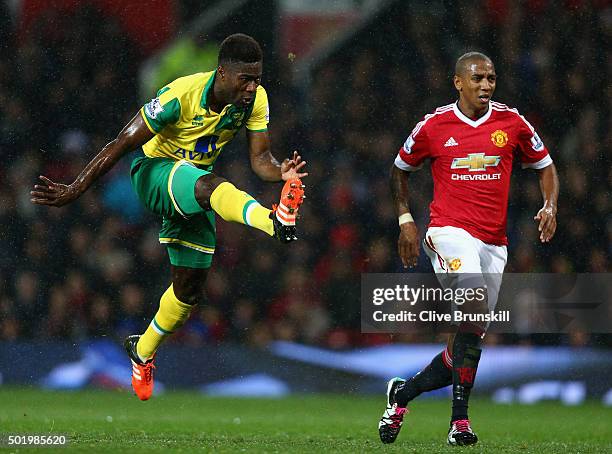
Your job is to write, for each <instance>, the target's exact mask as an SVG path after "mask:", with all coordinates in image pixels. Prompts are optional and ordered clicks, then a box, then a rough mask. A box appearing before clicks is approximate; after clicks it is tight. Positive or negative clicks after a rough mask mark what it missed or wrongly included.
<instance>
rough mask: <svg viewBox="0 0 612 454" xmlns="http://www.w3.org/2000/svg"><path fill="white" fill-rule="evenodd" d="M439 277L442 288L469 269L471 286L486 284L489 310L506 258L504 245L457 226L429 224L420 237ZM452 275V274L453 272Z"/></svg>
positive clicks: (492, 303) (491, 307)
mask: <svg viewBox="0 0 612 454" xmlns="http://www.w3.org/2000/svg"><path fill="white" fill-rule="evenodd" d="M423 244H424V249H425V252H426V253H427V256H428V257H429V259H430V260H431V264H432V266H433V269H434V272H435V273H436V276H437V278H438V281H439V282H440V284H441V285H442V287H444V288H448V287H450V286H451V282H452V281H453V280H454V281H456V279H457V278H458V277H459V276H456V275H457V274H463V273H469V278H470V279H471V280H473V281H474V282H476V284H475V285H474V287H479V286H486V288H487V294H488V305H489V310H494V309H495V306H496V305H497V297H498V295H499V288H500V287H501V281H502V274H503V272H504V267H505V266H506V261H507V259H508V249H507V248H506V246H495V245H492V244H487V243H484V242H482V241H481V240H479V239H478V238H474V237H473V236H472V235H470V234H469V233H468V232H466V231H465V230H463V229H460V228H458V227H450V226H447V227H430V228H429V229H427V233H426V234H425V239H424V240H423ZM453 275H454V276H453Z"/></svg>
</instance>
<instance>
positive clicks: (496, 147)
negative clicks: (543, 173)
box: [395, 101, 552, 245]
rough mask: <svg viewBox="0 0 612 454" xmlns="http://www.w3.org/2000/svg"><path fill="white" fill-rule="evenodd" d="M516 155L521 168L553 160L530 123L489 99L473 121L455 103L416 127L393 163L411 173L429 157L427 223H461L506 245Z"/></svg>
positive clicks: (475, 233)
mask: <svg viewBox="0 0 612 454" xmlns="http://www.w3.org/2000/svg"><path fill="white" fill-rule="evenodd" d="M515 156H516V157H517V158H518V159H519V160H520V162H521V163H522V166H523V168H526V167H528V168H533V169H543V168H544V167H547V166H549V165H550V164H552V159H551V158H550V156H549V154H548V150H547V149H546V147H545V146H544V144H543V143H542V141H541V140H540V137H539V136H538V134H537V133H536V132H535V130H534V129H533V126H531V125H530V124H529V122H528V121H527V120H525V117H523V116H522V115H520V114H519V113H518V111H517V110H516V109H511V108H509V107H508V106H506V105H505V104H500V103H498V102H493V101H491V102H490V103H489V111H488V112H487V113H486V114H484V115H483V116H482V117H480V118H479V119H478V120H471V119H469V118H468V117H466V116H465V115H464V114H463V113H461V111H460V110H459V107H458V106H457V104H456V103H454V104H449V105H447V106H443V107H439V108H438V109H436V111H435V112H434V113H432V114H429V115H426V116H425V118H424V119H423V121H421V122H420V123H418V124H417V125H416V127H415V128H414V129H413V131H412V133H411V134H410V135H409V136H408V139H406V142H405V143H404V145H403V146H402V147H401V148H400V150H399V153H398V155H397V158H395V165H396V166H397V167H398V168H400V169H402V170H407V171H413V170H417V169H419V168H420V167H421V165H422V164H423V161H424V160H425V159H427V158H429V159H431V173H432V175H433V180H434V196H433V201H432V202H431V205H430V206H429V209H430V212H431V221H430V223H429V226H430V227H444V226H453V227H459V228H462V229H464V230H466V231H467V232H468V233H470V235H472V236H473V237H475V238H478V239H480V240H482V241H483V242H485V243H488V244H494V245H505V244H508V239H507V238H506V220H507V211H508V194H509V191H510V174H511V173H512V161H513V159H514V157H515Z"/></svg>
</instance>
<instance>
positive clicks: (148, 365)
mask: <svg viewBox="0 0 612 454" xmlns="http://www.w3.org/2000/svg"><path fill="white" fill-rule="evenodd" d="M171 272H172V284H171V285H170V287H169V288H168V289H167V290H166V292H165V293H164V294H163V295H162V297H161V299H160V303H159V309H158V311H157V313H156V314H155V317H153V320H151V323H150V324H149V326H148V328H147V330H146V331H145V333H144V334H143V335H142V336H140V335H133V336H129V337H128V338H127V339H126V340H125V349H126V351H127V353H128V355H129V357H130V360H131V362H132V388H133V389H134V392H135V393H136V395H137V396H138V398H139V399H140V400H148V399H149V398H150V397H151V395H152V393H153V387H154V369H155V352H156V351H157V349H158V348H159V346H160V345H161V343H162V342H163V341H164V340H165V339H166V338H167V337H168V336H170V335H171V334H173V333H174V332H176V331H177V330H178V329H179V328H180V327H181V326H183V324H184V323H185V322H186V321H187V320H188V319H189V315H190V314H191V311H192V309H193V307H194V306H195V305H196V304H197V303H198V302H199V300H200V298H201V296H202V295H203V294H204V284H205V282H206V275H207V272H208V269H198V268H188V267H180V266H171Z"/></svg>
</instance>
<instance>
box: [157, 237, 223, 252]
mask: <svg viewBox="0 0 612 454" xmlns="http://www.w3.org/2000/svg"><path fill="white" fill-rule="evenodd" d="M159 242H160V243H161V244H168V243H173V244H180V245H181V246H185V247H188V248H190V249H195V250H196V251H199V252H203V253H205V254H214V253H215V248H214V247H208V246H201V245H199V244H195V243H190V242H189V241H185V240H179V239H178V238H160V239H159Z"/></svg>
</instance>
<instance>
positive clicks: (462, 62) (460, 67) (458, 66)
mask: <svg viewBox="0 0 612 454" xmlns="http://www.w3.org/2000/svg"><path fill="white" fill-rule="evenodd" d="M473 60H484V61H488V62H491V64H493V60H491V59H490V58H489V57H488V56H486V55H485V54H483V53H482V52H466V53H465V54H463V55H462V56H461V57H459V58H458V59H457V63H455V74H456V75H458V76H459V75H461V74H462V73H463V72H464V71H465V68H467V63H468V62H470V61H473Z"/></svg>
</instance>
